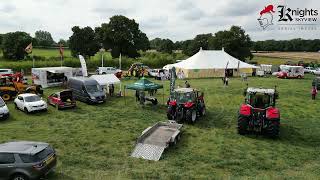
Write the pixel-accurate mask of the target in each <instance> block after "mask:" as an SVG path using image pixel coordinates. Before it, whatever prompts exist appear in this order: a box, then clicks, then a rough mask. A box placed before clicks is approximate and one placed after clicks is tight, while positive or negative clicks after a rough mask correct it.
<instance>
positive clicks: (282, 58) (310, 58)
mask: <svg viewBox="0 0 320 180" xmlns="http://www.w3.org/2000/svg"><path fill="white" fill-rule="evenodd" d="M253 55H254V58H253V59H252V61H256V62H258V63H259V64H273V65H281V64H284V63H286V62H287V61H291V62H293V63H298V62H299V61H301V60H302V61H304V62H305V63H310V62H319V61H320V53H318V52H270V53H253Z"/></svg>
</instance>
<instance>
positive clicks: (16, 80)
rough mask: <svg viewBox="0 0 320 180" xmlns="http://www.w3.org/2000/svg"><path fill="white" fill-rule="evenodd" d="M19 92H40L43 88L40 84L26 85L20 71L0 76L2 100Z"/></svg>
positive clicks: (11, 97) (6, 99) (8, 98)
mask: <svg viewBox="0 0 320 180" xmlns="http://www.w3.org/2000/svg"><path fill="white" fill-rule="evenodd" d="M21 93H33V94H42V93H43V90H42V88H41V86H37V85H28V84H27V83H26V82H24V78H23V75H22V74H20V73H17V74H8V75H3V76H0V96H1V97H2V99H3V100H5V101H9V100H11V99H13V97H15V96H16V95H17V94H21Z"/></svg>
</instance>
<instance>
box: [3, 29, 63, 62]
mask: <svg viewBox="0 0 320 180" xmlns="http://www.w3.org/2000/svg"><path fill="white" fill-rule="evenodd" d="M31 42H32V44H33V46H41V47H44V48H48V47H52V46H58V45H59V44H62V45H63V46H68V42H67V41H65V40H63V39H61V40H60V41H59V42H58V43H55V42H54V40H53V39H52V36H51V34H50V33H49V32H47V31H41V30H40V31H36V33H35V37H31V36H30V35H29V34H28V33H26V32H21V31H17V32H9V33H6V34H1V35H0V47H1V49H2V52H3V56H4V57H5V58H6V59H17V60H21V59H24V57H25V56H26V54H27V53H26V52H25V48H26V47H27V46H28V45H29V44H30V43H31Z"/></svg>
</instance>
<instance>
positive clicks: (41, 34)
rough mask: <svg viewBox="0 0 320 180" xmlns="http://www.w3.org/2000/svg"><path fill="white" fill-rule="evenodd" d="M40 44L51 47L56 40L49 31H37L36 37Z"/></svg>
mask: <svg viewBox="0 0 320 180" xmlns="http://www.w3.org/2000/svg"><path fill="white" fill-rule="evenodd" d="M34 38H35V39H36V41H37V45H38V46H43V47H50V46H52V45H53V44H54V40H53V38H52V36H51V34H50V32H48V31H42V30H39V31H36V33H35V37H34Z"/></svg>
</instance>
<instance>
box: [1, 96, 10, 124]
mask: <svg viewBox="0 0 320 180" xmlns="http://www.w3.org/2000/svg"><path fill="white" fill-rule="evenodd" d="M8 117H9V109H8V107H7V105H6V103H5V102H4V101H3V99H2V98H1V97H0V119H1V120H5V119H7V118H8Z"/></svg>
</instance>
